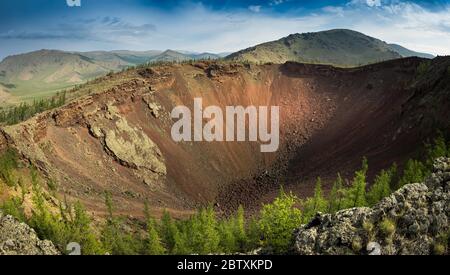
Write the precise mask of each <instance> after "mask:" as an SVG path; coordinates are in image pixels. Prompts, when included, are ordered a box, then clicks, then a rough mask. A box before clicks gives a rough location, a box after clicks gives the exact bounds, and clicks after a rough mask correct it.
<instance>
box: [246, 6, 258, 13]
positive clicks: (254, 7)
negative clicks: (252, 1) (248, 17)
mask: <svg viewBox="0 0 450 275" xmlns="http://www.w3.org/2000/svg"><path fill="white" fill-rule="evenodd" d="M248 9H249V10H251V11H252V12H260V11H261V6H248Z"/></svg>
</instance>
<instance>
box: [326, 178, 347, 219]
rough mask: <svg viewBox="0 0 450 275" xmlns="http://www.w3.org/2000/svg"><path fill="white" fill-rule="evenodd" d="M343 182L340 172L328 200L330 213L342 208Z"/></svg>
mask: <svg viewBox="0 0 450 275" xmlns="http://www.w3.org/2000/svg"><path fill="white" fill-rule="evenodd" d="M343 184H344V181H343V180H342V177H341V174H339V173H338V175H337V178H336V180H335V181H334V183H333V187H332V189H331V192H330V198H329V200H328V213H334V212H336V211H339V210H341V205H342V199H343V197H344V196H343V191H344V190H343Z"/></svg>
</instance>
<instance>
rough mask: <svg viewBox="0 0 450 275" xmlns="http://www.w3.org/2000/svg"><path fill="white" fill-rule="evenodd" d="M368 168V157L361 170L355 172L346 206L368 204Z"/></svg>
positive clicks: (347, 195)
mask: <svg viewBox="0 0 450 275" xmlns="http://www.w3.org/2000/svg"><path fill="white" fill-rule="evenodd" d="M367 170H368V164H367V159H366V158H364V159H363V162H362V168H361V170H358V171H356V172H355V177H354V178H353V182H352V186H351V187H350V189H349V190H348V191H347V192H346V207H349V208H350V207H361V206H366V205H367V202H366V174H367Z"/></svg>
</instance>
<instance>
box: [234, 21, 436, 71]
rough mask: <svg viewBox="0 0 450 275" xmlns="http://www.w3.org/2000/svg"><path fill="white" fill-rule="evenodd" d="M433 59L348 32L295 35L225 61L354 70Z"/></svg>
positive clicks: (249, 50)
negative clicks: (394, 61) (416, 58)
mask: <svg viewBox="0 0 450 275" xmlns="http://www.w3.org/2000/svg"><path fill="white" fill-rule="evenodd" d="M409 56H419V57H425V58H433V56H432V55H430V54H425V53H418V52H414V51H411V50H408V49H406V48H404V47H402V46H399V45H396V44H387V43H386V42H384V41H381V40H379V39H376V38H373V37H370V36H367V35H365V34H362V33H359V32H356V31H352V30H345V29H335V30H329V31H322V32H315V33H302V34H298V33H297V34H292V35H289V36H287V37H284V38H281V39H279V40H276V41H272V42H267V43H263V44H260V45H257V46H254V47H251V48H248V49H244V50H241V51H239V52H236V53H233V54H231V55H229V56H227V57H226V59H228V60H233V61H250V62H263V63H267V62H272V63H284V62H286V61H297V62H304V63H316V64H329V65H334V66H339V67H354V66H360V65H366V64H370V63H376V62H381V61H385V60H391V59H396V58H402V57H409Z"/></svg>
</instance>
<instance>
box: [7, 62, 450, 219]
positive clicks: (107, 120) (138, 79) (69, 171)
mask: <svg viewBox="0 0 450 275" xmlns="http://www.w3.org/2000/svg"><path fill="white" fill-rule="evenodd" d="M423 62H429V61H426V60H424V59H420V58H405V59H399V60H392V61H387V62H382V63H378V64H374V65H368V66H364V67H359V68H346V69H344V68H335V67H332V66H326V65H313V64H300V63H294V62H287V63H285V64H265V65H255V64H245V63H232V62H223V61H198V62H191V63H186V64H172V65H159V66H149V67H139V68H136V69H133V70H128V71H124V72H121V73H117V74H112V75H108V76H106V77H103V78H101V79H99V80H97V82H99V81H100V82H104V83H111V82H114V83H116V84H115V85H112V87H111V85H104V87H107V88H105V89H103V90H94V91H91V92H90V93H89V94H87V95H83V96H80V97H75V96H73V97H74V98H75V99H73V100H71V101H70V102H69V103H68V104H66V105H65V106H63V107H60V108H58V109H55V110H51V111H47V112H44V113H41V114H39V115H37V116H35V117H33V118H32V119H30V120H28V121H25V122H23V123H20V124H18V125H14V126H5V127H3V128H2V129H1V133H2V135H0V144H1V145H2V147H3V148H6V147H8V146H9V147H14V148H16V149H17V150H18V151H19V152H20V154H21V155H22V157H23V159H25V160H27V161H29V162H31V163H33V164H34V165H35V166H36V167H37V168H39V170H40V171H42V173H43V174H44V175H45V176H46V177H47V178H49V179H50V178H51V179H54V180H56V181H57V182H58V183H59V189H58V192H59V193H61V194H64V195H65V196H67V198H68V199H69V200H80V201H81V202H82V203H84V204H85V205H86V206H87V208H88V209H89V210H90V211H91V212H93V213H94V214H97V215H100V216H101V215H103V214H104V213H105V212H106V209H105V208H106V207H105V206H104V195H103V194H104V193H105V191H108V192H110V193H111V194H112V197H113V200H114V202H115V205H116V208H117V212H118V213H120V214H125V215H130V216H134V217H139V216H141V215H142V209H143V204H144V202H145V201H147V202H148V203H149V205H150V207H151V210H152V212H153V213H154V214H155V215H159V214H160V213H161V212H162V210H164V209H168V210H169V211H170V212H171V213H172V214H173V215H174V216H176V217H183V216H185V215H189V214H191V213H192V211H193V210H195V208H197V207H199V206H202V205H207V204H214V205H215V207H216V208H217V210H218V211H221V212H223V213H227V212H230V211H232V210H234V209H236V208H237V207H238V206H239V205H240V204H242V205H244V207H246V208H247V209H249V210H250V212H251V211H252V210H256V209H258V208H259V207H260V205H261V203H263V202H268V201H270V200H272V199H273V197H274V196H276V194H277V192H278V190H279V188H280V185H283V186H284V187H285V189H288V190H292V191H293V192H294V193H296V194H297V195H299V196H300V197H305V196H309V195H310V194H311V193H312V189H313V186H314V184H313V182H314V181H315V178H316V177H318V176H320V177H321V178H322V180H323V182H324V184H325V189H327V188H329V185H330V184H331V182H332V180H333V179H334V178H335V177H336V174H337V173H338V172H340V173H341V174H342V175H343V176H344V177H347V178H351V177H352V172H353V171H354V170H355V169H357V168H358V167H359V165H360V163H361V160H362V158H363V156H365V157H367V158H368V161H369V168H370V170H369V178H372V177H373V176H374V173H376V172H378V171H379V170H380V169H383V168H387V167H388V166H390V165H391V164H392V162H397V163H399V164H400V165H401V164H402V163H403V162H404V160H405V159H407V158H409V157H411V156H413V155H414V154H416V153H417V148H419V147H420V146H421V145H422V143H423V141H424V140H425V139H426V138H427V137H430V136H431V135H432V134H433V131H434V130H435V129H444V130H447V131H448V129H450V127H449V126H450V125H449V120H448V117H449V109H450V108H449V98H450V94H449V87H450V81H449V79H450V74H449V73H450V70H449V68H450V58H448V57H438V58H435V59H434V60H433V61H430V67H429V70H428V71H427V72H425V73H423V74H418V71H417V67H418V66H419V65H420V64H421V63H423ZM121 79H123V81H121ZM86 85H87V86H89V85H90V84H86ZM73 93H76V90H75V91H74V92H73ZM194 98H202V100H203V106H209V105H215V106H219V107H221V108H223V109H224V108H225V106H244V107H246V106H250V105H253V106H279V107H280V147H279V150H278V151H277V152H274V153H262V152H261V151H260V144H259V143H258V142H250V141H245V142H175V141H173V140H172V138H171V126H172V125H173V123H174V122H175V121H174V120H173V119H172V118H171V116H170V112H171V110H172V109H173V108H174V107H175V106H178V105H185V106H187V107H189V108H193V101H194ZM204 122H206V121H204Z"/></svg>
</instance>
